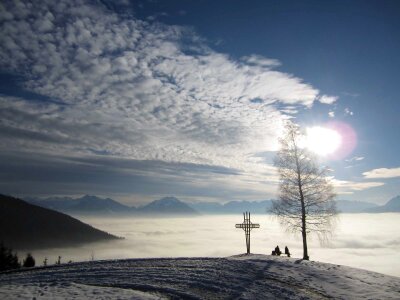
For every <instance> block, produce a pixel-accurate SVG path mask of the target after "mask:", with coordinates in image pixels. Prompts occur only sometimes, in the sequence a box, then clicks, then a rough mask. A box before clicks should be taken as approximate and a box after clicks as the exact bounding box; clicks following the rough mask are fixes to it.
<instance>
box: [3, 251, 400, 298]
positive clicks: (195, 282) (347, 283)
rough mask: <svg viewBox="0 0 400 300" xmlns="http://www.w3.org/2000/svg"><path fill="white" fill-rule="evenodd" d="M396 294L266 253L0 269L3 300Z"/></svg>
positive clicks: (391, 286)
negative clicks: (3, 270)
mask: <svg viewBox="0 0 400 300" xmlns="http://www.w3.org/2000/svg"><path fill="white" fill-rule="evenodd" d="M33 297H36V298H37V299H39V298H40V299H43V298H45V299H50V298H51V299H54V298H57V299H82V298H96V299H110V298H111V299H116V298H118V299H171V298H172V299H328V298H329V299H332V298H333V299H364V298H368V299H399V298H400V278H398V277H393V276H388V275H383V274H379V273H375V272H370V271H365V270H361V269H355V268H350V267H346V266H340V265H333V264H327V263H321V262H314V261H303V260H299V259H295V258H287V257H276V256H268V255H258V254H251V255H236V256H232V257H227V258H208V257H206V258H154V259H127V260H105V261H94V262H82V263H73V264H65V265H60V266H50V267H40V268H33V269H26V270H24V271H17V272H8V273H0V298H5V299H33Z"/></svg>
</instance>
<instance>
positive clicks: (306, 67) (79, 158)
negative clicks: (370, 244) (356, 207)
mask: <svg viewBox="0 0 400 300" xmlns="http://www.w3.org/2000/svg"><path fill="white" fill-rule="evenodd" d="M398 53H400V3H399V2H398V1H252V2H246V1H235V0H233V1H183V0H180V1H175V0H172V1H156V0H151V1H150V0H148V1H106V0H103V1H85V0H71V1H66V0H60V1H57V2H55V1H46V0H44V1H32V2H31V1H2V3H1V4H0V79H1V80H0V117H1V118H0V141H1V143H0V192H1V193H4V194H11V195H15V196H20V197H24V196H39V197H46V196H61V195H67V196H78V195H82V194H95V195H100V196H107V197H112V198H114V199H117V200H120V201H121V202H124V203H127V204H132V205H136V204H141V203H145V202H148V201H150V200H154V199H157V198H160V197H163V196H176V197H178V198H180V199H182V200H186V201H218V202H227V201H230V200H264V199H274V198H276V197H277V186H278V177H277V173H276V169H275V167H274V166H273V157H274V155H275V153H276V151H277V149H278V142H277V138H278V136H279V135H280V134H281V133H282V130H283V126H284V123H285V122H286V121H287V120H291V121H292V122H295V123H298V124H299V125H300V126H302V127H303V128H311V127H315V126H319V127H324V128H333V129H334V130H336V131H337V132H339V133H340V135H341V137H342V143H341V146H340V148H339V150H338V151H336V153H333V154H332V155H328V156H321V157H319V159H320V163H321V165H324V166H329V167H330V168H331V169H332V174H331V178H332V181H333V183H334V185H335V189H336V192H337V194H338V199H342V200H343V199H345V200H357V201H368V202H373V203H377V204H384V203H386V202H387V201H388V200H389V199H390V198H392V197H394V196H396V195H399V194H400V184H399V183H400V158H399V156H398V153H399V152H400V144H399V142H398V141H399V138H400V133H399V130H398V129H399V128H400V126H399V125H400V121H399V118H398V113H399V111H400V101H399V98H398V86H399V84H400V82H399V81H400V80H399V78H400V77H399V76H398V70H399V69H400V57H399V55H398Z"/></svg>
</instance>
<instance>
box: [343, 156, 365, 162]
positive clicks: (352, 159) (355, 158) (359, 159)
mask: <svg viewBox="0 0 400 300" xmlns="http://www.w3.org/2000/svg"><path fill="white" fill-rule="evenodd" d="M361 160H364V157H363V156H354V157H352V158H349V159H346V162H353V161H361Z"/></svg>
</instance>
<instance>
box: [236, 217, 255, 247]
mask: <svg viewBox="0 0 400 300" xmlns="http://www.w3.org/2000/svg"><path fill="white" fill-rule="evenodd" d="M235 227H236V228H242V229H243V230H244V233H245V235H246V248H247V254H250V231H251V230H252V229H253V228H260V224H253V223H251V221H250V212H247V211H246V212H245V213H243V223H241V224H236V225H235Z"/></svg>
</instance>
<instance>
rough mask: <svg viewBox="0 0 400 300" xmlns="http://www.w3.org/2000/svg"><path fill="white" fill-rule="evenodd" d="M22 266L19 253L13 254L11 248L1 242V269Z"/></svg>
mask: <svg viewBox="0 0 400 300" xmlns="http://www.w3.org/2000/svg"><path fill="white" fill-rule="evenodd" d="M20 267H21V265H20V263H19V261H18V256H17V254H13V253H12V250H11V249H10V248H7V247H6V246H4V245H3V243H2V242H0V271H5V270H12V269H18V268H20Z"/></svg>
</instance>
